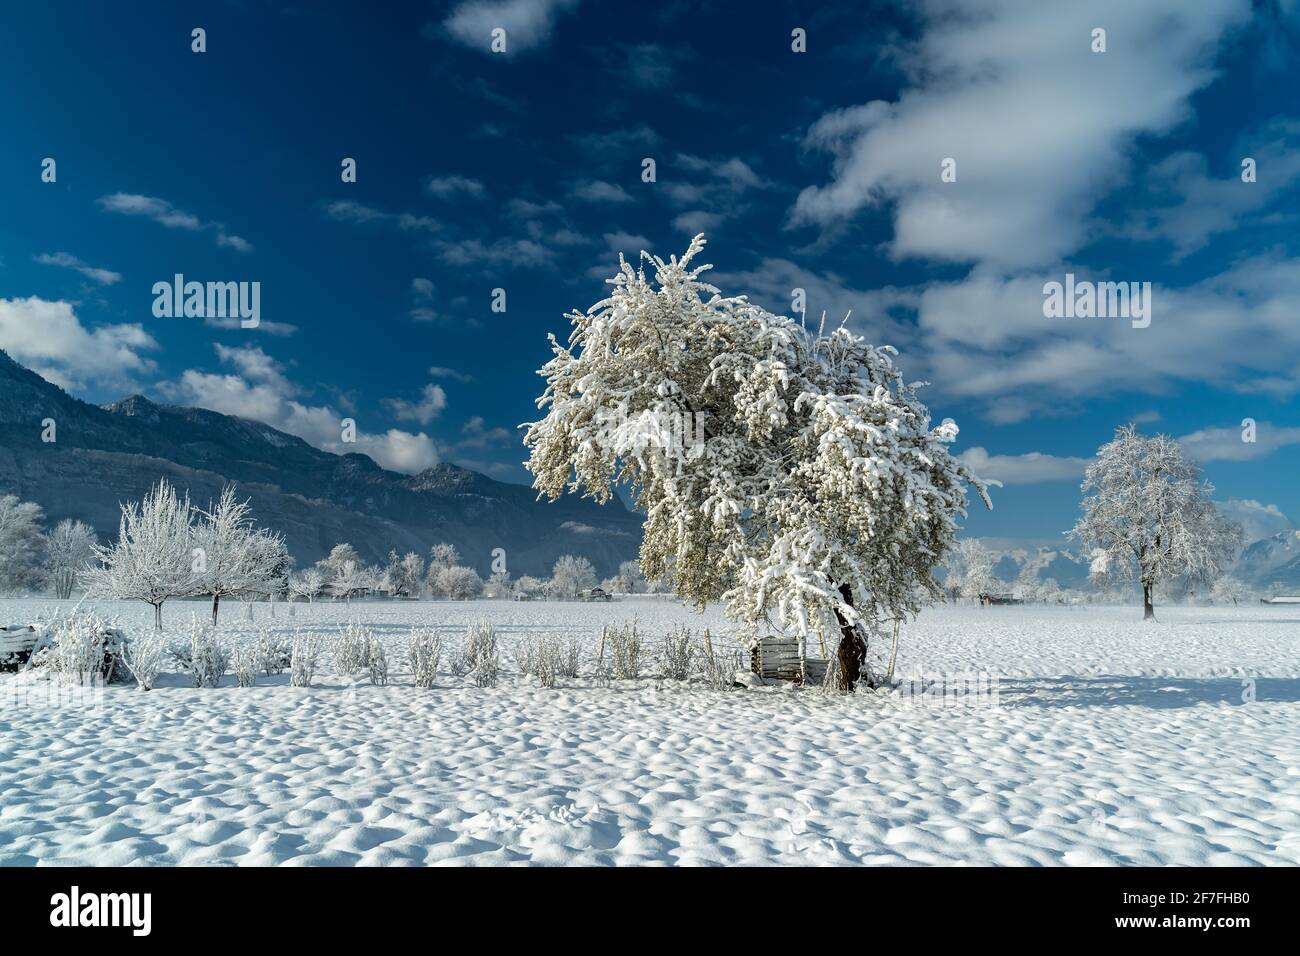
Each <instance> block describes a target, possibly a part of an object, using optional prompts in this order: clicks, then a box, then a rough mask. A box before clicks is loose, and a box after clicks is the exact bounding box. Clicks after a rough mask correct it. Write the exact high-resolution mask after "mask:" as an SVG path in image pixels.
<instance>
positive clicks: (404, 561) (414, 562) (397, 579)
mask: <svg viewBox="0 0 1300 956" xmlns="http://www.w3.org/2000/svg"><path fill="white" fill-rule="evenodd" d="M387 574H388V585H389V589H390V593H391V594H392V595H393V597H406V596H409V595H418V594H419V593H420V589H421V588H422V587H423V586H424V559H423V558H422V557H420V556H419V555H418V554H416V553H415V552H414V551H408V552H407V554H406V556H405V557H402V558H398V556H397V552H396V551H390V552H389V553H388V569H387Z"/></svg>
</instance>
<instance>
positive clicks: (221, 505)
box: [194, 485, 283, 625]
mask: <svg viewBox="0 0 1300 956" xmlns="http://www.w3.org/2000/svg"><path fill="white" fill-rule="evenodd" d="M249 504H250V501H249V499H245V500H244V501H240V500H239V499H238V498H236V497H235V487H234V485H226V487H225V488H223V489H222V491H221V497H220V498H218V499H217V500H216V501H215V502H213V503H212V504H211V505H209V507H208V510H207V511H198V512H197V514H198V519H199V520H198V523H197V524H196V525H195V528H194V546H195V547H197V548H199V549H200V550H201V553H202V556H203V561H202V567H201V569H200V570H199V571H198V572H197V573H198V581H197V593H199V594H210V595H212V623H213V624H214V625H215V624H216V623H217V616H218V612H219V609H220V605H221V599H222V598H223V597H235V596H238V595H252V594H259V595H260V594H269V593H272V592H273V591H275V590H278V588H277V583H278V582H277V577H278V575H279V573H280V571H281V569H280V566H279V565H280V559H281V550H282V547H283V539H282V538H281V537H280V536H279V535H278V534H274V533H272V532H269V531H266V530H262V529H258V528H257V527H256V526H255V525H254V523H253V518H252V512H251V508H250V507H249Z"/></svg>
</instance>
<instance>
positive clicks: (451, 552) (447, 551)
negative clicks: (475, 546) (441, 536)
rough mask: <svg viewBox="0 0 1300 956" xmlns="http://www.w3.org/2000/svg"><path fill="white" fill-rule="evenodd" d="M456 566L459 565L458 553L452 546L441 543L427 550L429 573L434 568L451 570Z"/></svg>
mask: <svg viewBox="0 0 1300 956" xmlns="http://www.w3.org/2000/svg"><path fill="white" fill-rule="evenodd" d="M458 564H460V552H459V551H457V550H456V546H455V545H454V544H447V543H446V542H442V543H439V544H435V545H434V546H433V547H432V548H430V549H429V571H430V572H431V573H432V571H433V569H434V568H435V567H437V568H451V567H455V566H456V565H458Z"/></svg>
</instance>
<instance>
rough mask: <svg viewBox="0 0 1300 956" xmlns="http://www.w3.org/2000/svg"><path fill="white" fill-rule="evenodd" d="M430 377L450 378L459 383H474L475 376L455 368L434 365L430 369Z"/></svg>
mask: <svg viewBox="0 0 1300 956" xmlns="http://www.w3.org/2000/svg"><path fill="white" fill-rule="evenodd" d="M429 375H430V376H431V377H432V378H450V379H452V380H454V381H457V382H472V381H474V376H473V375H467V374H466V373H465V372H461V371H457V370H456V369H454V368H447V367H446V366H443V365H434V366H432V367H431V368H430V369H429Z"/></svg>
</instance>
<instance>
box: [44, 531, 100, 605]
mask: <svg viewBox="0 0 1300 956" xmlns="http://www.w3.org/2000/svg"><path fill="white" fill-rule="evenodd" d="M98 543H99V541H98V539H97V538H96V537H95V530H94V529H93V528H91V526H90V525H88V524H86V523H85V522H83V521H71V520H68V519H66V518H65V519H64V520H63V521H60V522H59V523H58V524H56V525H55V526H54V530H53V531H51V532H50V533H49V536H48V537H47V538H46V541H45V554H46V558H45V564H46V567H47V568H48V569H49V574H50V583H51V584H53V585H54V596H55V597H57V598H58V599H59V600H60V601H66V600H67V599H68V598H70V597H71V596H72V589H73V588H75V587H76V586H77V581H78V580H79V579H80V577H81V575H82V574H83V573H84V572H85V571H86V569H87V568H89V567H90V564H91V562H92V561H94V560H95V545H96V544H98Z"/></svg>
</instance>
